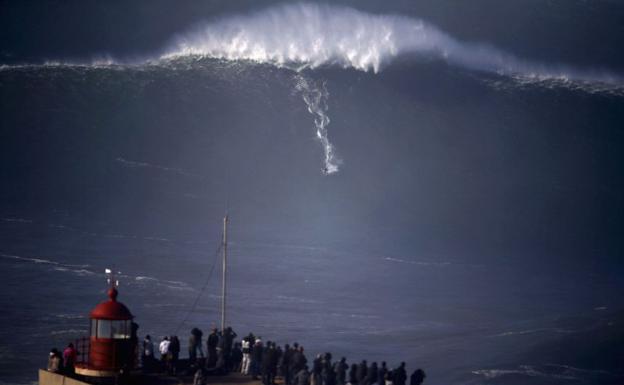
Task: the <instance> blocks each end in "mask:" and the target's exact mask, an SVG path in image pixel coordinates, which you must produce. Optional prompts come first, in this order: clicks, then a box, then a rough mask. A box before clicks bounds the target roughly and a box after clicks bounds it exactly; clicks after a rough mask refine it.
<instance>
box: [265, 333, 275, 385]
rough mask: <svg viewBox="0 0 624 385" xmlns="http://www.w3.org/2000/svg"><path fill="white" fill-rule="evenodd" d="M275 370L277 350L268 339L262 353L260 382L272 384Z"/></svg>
mask: <svg viewBox="0 0 624 385" xmlns="http://www.w3.org/2000/svg"><path fill="white" fill-rule="evenodd" d="M276 371H277V351H276V349H275V344H274V343H272V342H271V341H268V342H267V345H266V348H265V349H264V352H263V354H262V383H263V384H264V385H273V383H274V380H275V372H276Z"/></svg>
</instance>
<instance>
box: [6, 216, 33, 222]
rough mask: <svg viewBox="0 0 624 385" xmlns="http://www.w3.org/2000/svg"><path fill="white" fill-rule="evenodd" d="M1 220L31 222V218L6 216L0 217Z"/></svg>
mask: <svg viewBox="0 0 624 385" xmlns="http://www.w3.org/2000/svg"><path fill="white" fill-rule="evenodd" d="M1 220H2V222H15V223H33V221H32V219H26V218H16V217H8V218H1Z"/></svg>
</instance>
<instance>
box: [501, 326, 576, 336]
mask: <svg viewBox="0 0 624 385" xmlns="http://www.w3.org/2000/svg"><path fill="white" fill-rule="evenodd" d="M536 333H561V334H567V333H575V331H574V330H566V329H561V328H540V329H527V330H511V331H506V332H502V333H499V334H495V335H493V336H492V337H509V336H517V335H526V334H536Z"/></svg>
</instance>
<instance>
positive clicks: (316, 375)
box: [310, 354, 323, 385]
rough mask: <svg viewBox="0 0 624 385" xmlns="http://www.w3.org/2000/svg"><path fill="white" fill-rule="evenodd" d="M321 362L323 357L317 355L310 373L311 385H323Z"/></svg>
mask: <svg viewBox="0 0 624 385" xmlns="http://www.w3.org/2000/svg"><path fill="white" fill-rule="evenodd" d="M321 360H322V358H321V355H320V354H317V355H316V357H315V358H314V361H312V373H310V384H311V385H321V371H322V370H323V367H322V363H321Z"/></svg>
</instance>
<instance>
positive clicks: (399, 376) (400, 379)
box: [392, 362, 407, 385]
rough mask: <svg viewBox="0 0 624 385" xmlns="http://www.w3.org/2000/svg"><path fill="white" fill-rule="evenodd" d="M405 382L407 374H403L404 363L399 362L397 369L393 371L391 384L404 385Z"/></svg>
mask: <svg viewBox="0 0 624 385" xmlns="http://www.w3.org/2000/svg"><path fill="white" fill-rule="evenodd" d="M405 381H407V373H406V372H405V362H401V365H399V367H398V368H396V369H394V370H393V373H392V383H393V384H394V385H405Z"/></svg>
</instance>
